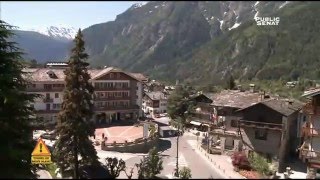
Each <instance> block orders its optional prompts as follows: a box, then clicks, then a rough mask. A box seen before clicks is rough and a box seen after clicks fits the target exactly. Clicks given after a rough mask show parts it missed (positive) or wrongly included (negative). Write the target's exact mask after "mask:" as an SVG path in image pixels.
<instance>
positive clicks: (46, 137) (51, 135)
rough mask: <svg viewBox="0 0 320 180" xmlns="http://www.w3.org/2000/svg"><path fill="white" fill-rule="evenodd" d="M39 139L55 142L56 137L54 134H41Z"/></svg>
mask: <svg viewBox="0 0 320 180" xmlns="http://www.w3.org/2000/svg"><path fill="white" fill-rule="evenodd" d="M40 137H41V138H42V139H49V140H57V136H56V135H55V134H54V133H43V134H41V136H40Z"/></svg>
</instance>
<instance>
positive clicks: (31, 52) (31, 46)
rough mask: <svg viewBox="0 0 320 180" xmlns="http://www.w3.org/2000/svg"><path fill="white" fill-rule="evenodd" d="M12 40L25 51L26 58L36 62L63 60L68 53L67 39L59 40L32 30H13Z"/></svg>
mask: <svg viewBox="0 0 320 180" xmlns="http://www.w3.org/2000/svg"><path fill="white" fill-rule="evenodd" d="M14 33H15V36H13V37H12V40H13V41H15V42H17V43H18V47H19V48H21V49H22V51H23V52H24V53H25V55H24V56H25V58H26V59H36V60H37V61H38V62H42V63H43V62H47V61H63V60H65V58H66V57H67V55H68V53H69V52H68V49H69V47H70V44H69V41H60V40H56V39H53V38H51V37H48V36H46V35H43V34H40V33H38V32H33V31H21V30H15V31H14Z"/></svg>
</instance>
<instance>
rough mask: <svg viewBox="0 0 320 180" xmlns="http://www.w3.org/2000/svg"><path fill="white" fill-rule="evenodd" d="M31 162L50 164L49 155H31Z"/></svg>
mask: <svg viewBox="0 0 320 180" xmlns="http://www.w3.org/2000/svg"><path fill="white" fill-rule="evenodd" d="M31 163H32V164H51V163H52V161H51V156H31Z"/></svg>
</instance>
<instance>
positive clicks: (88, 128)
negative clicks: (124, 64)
mask: <svg viewBox="0 0 320 180" xmlns="http://www.w3.org/2000/svg"><path fill="white" fill-rule="evenodd" d="M82 38H83V35H82V33H81V30H80V29H79V31H78V33H77V35H76V37H75V39H74V43H75V47H74V48H73V49H72V51H71V57H70V59H69V61H68V65H69V67H68V68H67V69H66V71H65V75H66V77H65V81H66V88H65V91H64V95H63V103H62V110H61V112H60V113H59V118H58V119H59V122H58V125H57V133H58V134H59V139H58V140H57V142H56V144H55V151H54V156H55V158H56V160H57V163H58V166H59V167H60V168H61V171H62V174H64V173H65V172H66V170H67V169H69V168H70V169H72V170H73V178H79V165H81V164H83V165H100V163H99V161H98V156H97V152H96V150H95V148H94V146H93V142H92V141H91V140H90V139H89V136H93V135H94V131H95V129H94V125H93V123H92V121H91V117H92V115H93V103H92V94H93V87H92V85H91V84H90V83H89V79H90V75H89V74H88V70H87V67H88V65H89V64H88V63H87V62H86V59H87V58H88V54H86V53H85V48H84V41H83V39H82ZM78 155H80V156H81V158H82V159H81V161H79V159H78Z"/></svg>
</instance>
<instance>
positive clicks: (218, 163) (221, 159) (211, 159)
mask: <svg viewBox="0 0 320 180" xmlns="http://www.w3.org/2000/svg"><path fill="white" fill-rule="evenodd" d="M188 143H189V144H190V146H192V147H194V148H195V152H196V153H198V154H199V155H200V156H201V157H202V158H204V159H205V160H206V162H208V163H210V164H211V165H212V167H213V168H214V169H216V171H217V172H218V173H219V174H220V175H221V176H222V177H223V178H225V179H246V178H245V177H243V176H241V175H240V174H239V173H237V172H235V171H234V170H233V165H232V164H231V158H230V157H229V156H226V155H215V154H208V153H207V152H205V150H203V149H202V148H201V147H200V145H198V144H197V141H196V140H188Z"/></svg>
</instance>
